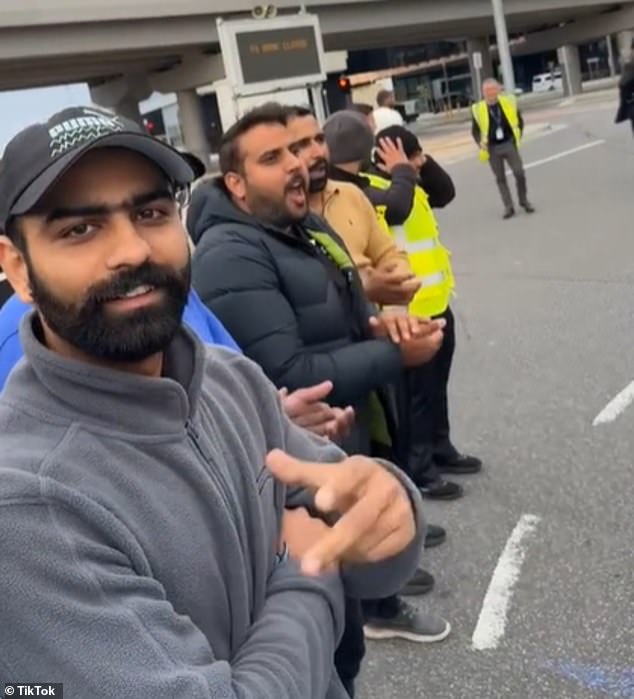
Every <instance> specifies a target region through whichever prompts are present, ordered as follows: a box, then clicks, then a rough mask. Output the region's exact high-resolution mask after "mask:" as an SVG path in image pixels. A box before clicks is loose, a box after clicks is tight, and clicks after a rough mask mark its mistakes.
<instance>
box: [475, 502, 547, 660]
mask: <svg viewBox="0 0 634 699" xmlns="http://www.w3.org/2000/svg"><path fill="white" fill-rule="evenodd" d="M539 520H540V518H539V517H538V516H537V515H530V514H525V515H522V516H521V517H520V518H519V521H518V523H517V524H516V525H515V529H513V531H512V532H511V536H509V538H508V541H507V542H506V546H505V547H504V550H503V551H502V555H501V556H500V558H499V560H498V564H497V566H495V570H494V571H493V575H492V576H491V582H490V583H489V588H488V589H487V592H486V595H485V596H484V602H483V603H482V609H481V610H480V616H479V617H478V623H477V624H476V627H475V629H474V631H473V637H472V639H471V643H472V647H473V649H474V650H490V649H492V648H497V646H498V643H499V642H500V640H501V639H502V637H503V636H504V629H505V627H506V617H507V614H508V610H509V603H510V601H511V597H512V595H513V588H514V587H515V583H516V582H517V581H518V579H519V576H520V570H521V568H522V563H523V562H524V557H525V555H526V539H527V537H528V536H529V535H530V534H532V533H533V532H534V531H535V528H536V527H537V524H538V523H539Z"/></svg>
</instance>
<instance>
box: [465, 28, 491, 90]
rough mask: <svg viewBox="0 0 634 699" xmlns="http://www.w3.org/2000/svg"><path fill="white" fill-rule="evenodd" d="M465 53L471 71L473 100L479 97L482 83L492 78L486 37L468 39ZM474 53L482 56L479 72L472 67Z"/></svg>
mask: <svg viewBox="0 0 634 699" xmlns="http://www.w3.org/2000/svg"><path fill="white" fill-rule="evenodd" d="M467 53H468V54H469V70H470V71H471V90H472V92H471V94H472V97H473V99H478V98H479V97H480V96H481V95H480V92H481V86H482V81H483V80H486V79H487V78H493V77H494V74H493V61H492V60H491V50H490V48H489V39H488V37H481V38H474V39H468V40H467ZM474 53H479V54H480V55H481V56H482V68H481V69H480V70H478V69H477V68H476V67H475V65H474V61H473V54H474Z"/></svg>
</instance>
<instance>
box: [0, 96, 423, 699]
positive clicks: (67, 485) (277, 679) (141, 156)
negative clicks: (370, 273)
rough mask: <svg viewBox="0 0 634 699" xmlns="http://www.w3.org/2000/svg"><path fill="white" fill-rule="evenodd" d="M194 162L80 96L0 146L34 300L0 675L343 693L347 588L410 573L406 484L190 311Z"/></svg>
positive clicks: (4, 209)
mask: <svg viewBox="0 0 634 699" xmlns="http://www.w3.org/2000/svg"><path fill="white" fill-rule="evenodd" d="M192 176H193V173H192V170H191V168H190V166H189V165H188V164H187V162H186V160H184V159H183V158H182V157H181V156H180V154H178V153H177V152H176V151H174V150H172V149H171V148H169V147H168V146H166V145H164V144H161V143H160V142H158V141H156V140H154V139H152V138H151V137H149V136H147V135H144V134H143V133H142V132H141V131H140V130H139V129H138V127H136V126H135V125H134V124H133V123H131V122H128V121H127V120H124V119H121V118H119V117H114V116H113V115H111V114H108V113H106V112H102V111H101V110H96V109H93V108H73V109H69V110H65V111H64V112H61V113H60V114H57V115H54V116H53V117H51V119H49V121H48V122H47V123H45V124H37V125H34V126H32V127H29V128H28V129H26V130H25V131H23V132H22V133H20V134H18V136H16V137H15V138H14V139H13V140H12V141H11V142H10V143H9V145H8V146H7V148H6V150H5V153H4V156H3V167H2V170H1V171H0V230H1V231H3V232H4V233H5V235H4V236H2V237H0V264H1V265H2V267H3V269H4V270H5V271H6V274H7V277H8V278H9V281H10V282H11V284H12V286H13V287H14V289H15V290H16V293H17V294H18V296H19V297H20V298H21V299H22V300H23V301H24V302H28V303H32V304H33V305H34V306H35V309H36V310H35V312H33V313H31V314H29V315H28V316H27V317H26V318H25V319H24V321H23V324H22V327H21V342H22V346H23V349H24V355H25V358H24V359H23V360H21V361H20V363H19V364H18V366H17V367H16V368H15V369H14V371H13V372H12V373H11V375H10V377H9V379H8V381H7V383H6V386H5V389H4V391H3V393H2V396H1V398H0V531H1V532H2V536H1V537H0V554H1V556H2V566H0V599H1V600H2V603H1V604H2V623H1V624H0V683H7V682H18V683H20V682H21V683H23V682H25V681H29V682H38V683H52V682H61V683H63V684H64V690H65V696H66V697H67V699H68V698H70V699H86V698H88V697H90V698H91V699H93V698H94V699H124V697H125V698H127V697H130V696H134V697H135V698H136V699H177V698H180V697H182V698H183V699H185V698H186V699H193V698H194V697H197V698H200V699H203V698H209V699H211V698H216V697H217V698H218V699H220V697H222V698H223V699H227V698H231V697H236V698H237V697H240V698H241V699H250V698H255V697H258V699H269V698H270V699H291V698H296V697H302V698H306V699H322V698H326V699H341V698H342V697H344V696H345V693H344V690H343V687H342V686H341V683H340V681H339V679H338V677H337V676H336V674H335V673H334V671H333V654H334V649H335V647H336V645H337V642H338V639H339V637H340V635H341V632H342V626H343V600H344V594H346V595H348V596H359V597H366V596H376V595H377V594H378V595H387V594H390V593H392V592H394V591H395V590H397V589H398V588H399V587H400V586H401V585H402V584H403V583H404V581H405V580H406V579H407V578H408V577H409V576H410V575H411V574H412V572H413V570H414V569H415V567H416V563H417V559H418V552H419V550H420V547H421V543H422V535H423V522H422V517H421V508H420V500H419V497H418V495H417V493H416V490H415V489H414V488H413V486H412V484H411V483H410V482H409V481H408V480H407V479H406V478H404V477H403V476H402V475H401V474H400V473H399V472H398V470H397V469H395V468H394V467H393V466H391V465H390V464H389V463H384V462H378V461H374V460H371V459H367V458H364V457H351V458H347V457H346V455H345V454H344V453H343V452H341V451H340V450H339V449H338V448H337V447H335V446H334V445H332V444H330V443H328V442H325V441H323V440H321V439H319V438H317V437H314V436H312V435H310V433H308V432H306V431H304V430H302V429H300V428H298V427H296V426H294V425H292V424H291V423H290V422H289V421H288V419H287V418H286V417H285V415H284V413H283V411H282V409H281V406H280V398H279V396H278V395H277V392H276V390H275V388H274V387H273V386H272V384H271V383H270V382H269V381H268V380H267V379H266V378H265V377H264V375H263V373H262V372H261V370H260V369H259V368H258V367H257V366H256V365H255V364H253V363H252V362H250V361H249V360H248V359H246V358H244V357H242V356H241V355H239V354H237V353H234V352H229V351H226V350H223V349H220V348H213V347H205V346H204V345H203V344H202V343H201V342H200V341H199V340H197V339H196V337H195V335H194V334H193V333H192V332H190V331H189V330H187V329H186V328H185V326H184V325H183V324H182V323H181V316H182V311H183V307H184V305H185V302H186V298H187V293H188V290H189V282H190V264H189V250H188V245H187V240H186V235H185V231H184V229H183V227H182V224H181V222H180V218H179V206H180V205H181V204H182V203H183V202H184V201H185V193H186V190H187V183H188V182H189V181H190V180H191V178H192Z"/></svg>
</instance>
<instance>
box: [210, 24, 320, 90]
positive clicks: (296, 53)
mask: <svg viewBox="0 0 634 699" xmlns="http://www.w3.org/2000/svg"><path fill="white" fill-rule="evenodd" d="M218 35H219V38H220V48H221V51H222V58H223V61H224V64H225V72H226V76H227V78H228V80H229V82H230V83H231V85H232V88H233V90H234V92H235V94H236V95H248V94H258V93H266V92H272V91H275V90H284V89H290V88H293V87H299V86H301V85H315V84H317V83H320V82H323V81H324V80H325V79H326V74H325V70H324V49H323V43H322V38H321V31H320V29H319V21H318V18H317V16H315V15H308V14H300V15H293V16H288V17H279V18H276V19H264V20H250V19H249V20H228V21H223V20H218Z"/></svg>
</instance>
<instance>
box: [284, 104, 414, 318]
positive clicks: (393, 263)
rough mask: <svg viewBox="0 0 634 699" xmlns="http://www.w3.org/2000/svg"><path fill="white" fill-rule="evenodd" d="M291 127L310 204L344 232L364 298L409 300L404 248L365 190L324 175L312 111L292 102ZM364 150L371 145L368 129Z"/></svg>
mask: <svg viewBox="0 0 634 699" xmlns="http://www.w3.org/2000/svg"><path fill="white" fill-rule="evenodd" d="M289 128H290V129H291V130H293V131H294V132H295V134H296V136H297V142H296V143H295V147H296V149H297V155H298V156H299V157H301V158H302V159H303V160H304V161H305V163H306V165H307V167H308V172H309V175H310V184H309V187H310V191H309V202H310V208H311V210H312V211H313V212H314V213H316V214H318V215H319V216H322V217H323V218H325V219H326V221H328V223H329V224H330V225H331V226H332V227H333V228H334V229H335V231H336V232H337V233H338V234H339V235H340V236H341V237H342V238H343V240H344V241H345V243H346V246H347V248H348V251H349V252H350V255H351V257H352V259H353V261H354V263H355V265H356V266H357V268H358V270H359V273H360V275H361V279H362V281H363V286H364V289H365V292H366V295H367V297H368V299H369V300H370V301H372V302H374V303H381V304H382V305H386V304H387V305H395V306H407V304H408V303H409V302H410V301H411V300H412V298H413V297H414V294H415V293H416V291H417V290H418V287H419V285H420V284H419V282H418V280H417V279H416V278H415V277H414V275H413V274H412V270H411V268H410V265H409V261H408V259H407V254H406V253H405V252H404V251H402V250H399V249H398V248H397V247H396V245H395V243H394V239H393V238H392V236H391V235H390V234H389V233H388V232H387V230H385V229H384V228H382V226H381V224H380V222H379V220H378V219H377V215H376V211H375V209H374V207H373V206H372V204H371V203H370V201H369V200H368V199H367V197H366V196H365V195H364V194H363V192H362V191H361V190H360V189H359V188H358V187H357V186H355V185H354V184H352V183H349V182H336V181H334V180H330V179H329V178H328V165H329V162H328V148H327V146H326V142H325V137H324V134H323V132H322V130H321V128H320V127H319V124H318V122H317V120H316V119H315V117H314V115H313V113H312V112H311V111H310V110H308V109H304V108H302V107H297V108H294V109H293V110H292V112H291V118H290V119H289ZM369 135H370V142H369V144H368V146H367V151H368V152H370V150H372V145H373V142H372V134H371V133H370V134H369Z"/></svg>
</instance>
